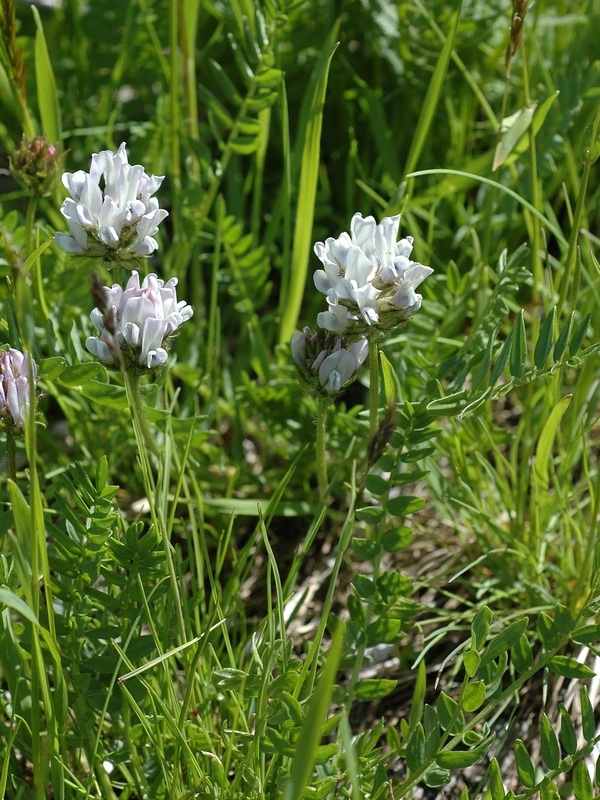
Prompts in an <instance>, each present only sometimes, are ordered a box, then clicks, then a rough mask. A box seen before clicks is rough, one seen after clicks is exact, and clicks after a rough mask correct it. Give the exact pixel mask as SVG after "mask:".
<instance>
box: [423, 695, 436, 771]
mask: <svg viewBox="0 0 600 800" xmlns="http://www.w3.org/2000/svg"><path fill="white" fill-rule="evenodd" d="M423 730H424V731H425V758H426V759H427V761H431V760H432V759H433V758H435V757H436V755H437V752H438V749H439V746H440V721H439V719H438V715H437V711H436V710H435V708H433V706H430V705H427V704H426V705H425V708H424V714H423Z"/></svg>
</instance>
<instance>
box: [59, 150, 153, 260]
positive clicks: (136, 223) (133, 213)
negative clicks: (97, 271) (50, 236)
mask: <svg viewBox="0 0 600 800" xmlns="http://www.w3.org/2000/svg"><path fill="white" fill-rule="evenodd" d="M163 180H164V176H163V177H158V176H156V175H148V174H146V172H145V171H144V168H143V167H142V166H141V165H140V164H137V165H135V166H133V165H131V164H129V163H128V161H127V151H126V148H125V144H124V143H123V144H121V146H120V147H119V149H118V151H117V152H116V153H113V152H112V150H103V151H102V152H100V153H94V155H93V156H92V162H91V165H90V171H89V172H84V171H83V170H78V171H77V172H65V173H64V174H63V176H62V182H63V185H64V187H65V188H66V189H67V191H68V192H69V194H70V195H71V197H70V198H69V197H68V198H67V199H66V200H65V201H64V202H63V204H62V208H61V212H62V214H63V216H64V217H65V218H66V220H67V222H68V223H69V234H66V233H56V234H55V236H54V239H55V241H56V244H57V245H58V246H59V247H60V248H61V249H62V250H65V251H66V252H67V253H73V254H74V255H87V256H112V257H114V256H118V257H119V258H121V259H131V258H143V257H146V256H150V255H152V253H153V252H154V251H155V250H156V249H157V247H158V242H157V241H156V239H154V238H153V236H154V234H155V233H156V231H157V230H158V226H159V225H160V223H161V222H162V221H163V219H164V218H165V217H166V216H168V212H167V211H165V210H164V209H162V208H159V206H158V200H157V199H156V198H155V197H152V195H153V194H154V193H155V192H156V191H157V190H158V188H159V187H160V185H161V183H162V182H163Z"/></svg>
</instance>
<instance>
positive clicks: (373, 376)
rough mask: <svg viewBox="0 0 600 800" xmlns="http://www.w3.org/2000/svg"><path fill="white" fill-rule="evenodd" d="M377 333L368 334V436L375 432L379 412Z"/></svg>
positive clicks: (373, 434) (371, 437)
mask: <svg viewBox="0 0 600 800" xmlns="http://www.w3.org/2000/svg"><path fill="white" fill-rule="evenodd" d="M377 337H378V334H377V332H376V331H371V334H370V336H369V378H370V380H369V438H370V439H373V437H374V436H375V434H376V433H377V426H378V414H379V344H378V341H377Z"/></svg>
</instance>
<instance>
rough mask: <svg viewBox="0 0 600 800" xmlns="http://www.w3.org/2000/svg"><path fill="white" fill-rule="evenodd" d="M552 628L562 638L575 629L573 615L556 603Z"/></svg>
mask: <svg viewBox="0 0 600 800" xmlns="http://www.w3.org/2000/svg"><path fill="white" fill-rule="evenodd" d="M554 626H555V628H556V630H557V631H558V632H559V633H560V634H562V635H563V636H566V635H567V633H571V631H572V630H573V628H574V627H575V620H574V619H573V615H572V614H571V612H570V611H569V609H568V608H567V607H566V606H563V605H562V604H561V603H557V604H556V606H555V607H554Z"/></svg>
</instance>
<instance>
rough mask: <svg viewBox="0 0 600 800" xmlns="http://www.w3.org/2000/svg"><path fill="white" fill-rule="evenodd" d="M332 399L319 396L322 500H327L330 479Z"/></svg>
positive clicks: (318, 472)
mask: <svg viewBox="0 0 600 800" xmlns="http://www.w3.org/2000/svg"><path fill="white" fill-rule="evenodd" d="M330 402H331V401H330V400H329V398H327V397H321V398H319V407H318V410H317V441H316V447H317V475H318V476H319V497H320V499H321V502H322V503H324V502H325V501H326V500H327V490H328V488H329V481H328V479H327V414H328V412H329V404H330Z"/></svg>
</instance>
